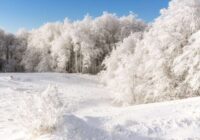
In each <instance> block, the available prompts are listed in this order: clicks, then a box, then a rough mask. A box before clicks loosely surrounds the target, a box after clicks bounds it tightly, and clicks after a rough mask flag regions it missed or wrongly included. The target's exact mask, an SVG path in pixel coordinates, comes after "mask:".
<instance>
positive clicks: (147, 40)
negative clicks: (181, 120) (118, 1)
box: [103, 0, 200, 104]
mask: <svg viewBox="0 0 200 140" xmlns="http://www.w3.org/2000/svg"><path fill="white" fill-rule="evenodd" d="M199 30H200V1H199V0H190V1H188V0H173V1H171V2H170V4H169V8H168V9H163V10H161V16H160V17H159V18H157V19H156V20H155V22H154V23H153V24H152V26H151V28H150V29H149V30H148V31H146V32H145V33H144V35H143V39H142V40H141V41H136V43H133V42H135V38H132V37H130V38H128V39H127V40H126V41H124V43H123V44H121V47H118V48H117V49H118V50H116V51H115V52H113V53H112V55H111V57H110V58H109V59H108V60H106V61H105V64H106V67H107V71H105V72H104V74H103V75H104V78H103V79H107V80H106V81H105V82H106V83H107V84H108V85H109V87H110V88H111V89H112V91H114V92H115V93H117V94H115V97H114V98H115V99H116V100H117V102H119V103H134V104H138V103H147V102H155V101H162V100H170V99H175V98H184V97H188V96H195V95H197V94H199V93H198V92H199V84H198V83H199V82H200V79H199V70H198V63H199V60H200V59H199V52H198V46H199V45H198V42H199V41H197V39H198V33H196V32H198V31H199ZM195 33H196V34H195ZM193 34H195V35H193ZM191 36H192V37H191ZM131 40H132V42H131ZM126 46H127V47H126ZM129 46H132V47H129ZM123 47H124V48H130V49H129V53H130V54H131V55H122V56H120V57H121V58H120V57H119V56H118V55H117V54H116V53H118V54H121V53H122V54H123V53H124V50H123V49H121V48H123ZM133 50H134V53H131V52H132V51H133ZM120 51H121V52H120ZM127 54H128V53H127ZM115 59H116V60H115ZM118 61H121V62H120V63H118ZM111 63H112V64H111ZM119 64H120V66H118V65H119ZM112 70H113V72H111V71H112ZM113 75H114V76H113ZM109 76H110V77H109ZM105 77H107V78H105ZM111 77H112V78H111Z"/></svg>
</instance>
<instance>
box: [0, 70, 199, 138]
mask: <svg viewBox="0 0 200 140" xmlns="http://www.w3.org/2000/svg"><path fill="white" fill-rule="evenodd" d="M49 85H50V86H49ZM110 94H111V93H109V91H108V90H107V89H106V87H104V86H103V85H101V84H99V80H98V77H96V76H89V75H81V74H57V73H43V74H40V73H35V74H33V73H26V74H22V73H21V74H20V73H18V74H16V73H7V74H0V114H1V115H0V139H2V140H135V139H138V140H141V139H142V140H144V139H145V140H146V139H180V140H182V139H200V133H199V132H200V98H199V97H196V98H189V99H184V100H177V101H171V102H162V103H153V104H144V105H136V106H123V107H118V106H115V105H113V104H111V102H112V99H111V97H112V96H111V95H110Z"/></svg>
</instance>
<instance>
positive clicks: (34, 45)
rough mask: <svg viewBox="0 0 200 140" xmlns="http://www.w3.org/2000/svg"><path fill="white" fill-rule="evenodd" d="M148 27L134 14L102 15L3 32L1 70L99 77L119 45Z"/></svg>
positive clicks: (0, 37)
mask: <svg viewBox="0 0 200 140" xmlns="http://www.w3.org/2000/svg"><path fill="white" fill-rule="evenodd" d="M146 26H147V25H146V24H145V23H144V22H143V21H141V20H139V19H137V18H136V17H135V15H133V14H129V15H128V16H124V17H118V16H116V15H115V14H110V13H106V12H105V13H103V15H102V16H100V17H96V18H94V19H93V18H92V17H90V16H86V17H85V18H84V19H83V20H80V21H70V20H67V19H66V20H65V21H64V22H63V23H61V22H56V23H47V24H45V25H43V26H42V27H40V28H39V29H35V30H32V31H20V33H19V34H17V35H12V34H7V33H5V32H3V31H1V36H0V39H1V40H2V41H1V42H0V44H1V50H2V51H1V53H2V55H1V56H2V57H1V67H0V68H1V69H0V70H1V71H28V72H69V73H72V72H73V73H91V74H96V73H98V72H99V71H100V70H102V69H103V66H102V61H103V60H104V58H105V57H106V56H107V55H109V54H110V53H111V51H112V50H113V49H115V48H116V46H117V43H118V42H121V41H122V40H123V39H124V38H126V37H128V36H129V35H130V34H131V33H135V32H142V31H144V30H145V28H146Z"/></svg>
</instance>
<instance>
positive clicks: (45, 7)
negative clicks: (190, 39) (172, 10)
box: [0, 0, 169, 32]
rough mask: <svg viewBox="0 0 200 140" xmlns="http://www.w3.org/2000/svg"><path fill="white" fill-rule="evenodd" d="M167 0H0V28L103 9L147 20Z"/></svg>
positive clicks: (74, 17) (13, 28) (38, 23)
mask: <svg viewBox="0 0 200 140" xmlns="http://www.w3.org/2000/svg"><path fill="white" fill-rule="evenodd" d="M168 2H169V0H79V1H78V0H0V28H3V29H5V30H6V31H9V32H16V31H17V30H18V29H19V28H26V29H32V28H37V27H39V26H41V25H43V24H44V23H47V22H53V21H63V20H64V19H65V18H66V17H68V18H69V19H71V20H77V19H82V18H83V17H84V15H86V14H90V15H91V16H93V17H96V16H99V15H101V14H102V12H103V11H107V12H111V13H116V14H117V15H119V16H121V15H127V14H128V13H129V12H130V11H132V12H134V13H136V14H137V15H138V17H139V18H141V19H143V20H145V21H147V22H151V21H153V19H155V18H156V17H157V16H159V11H160V9H161V8H165V7H167V5H168Z"/></svg>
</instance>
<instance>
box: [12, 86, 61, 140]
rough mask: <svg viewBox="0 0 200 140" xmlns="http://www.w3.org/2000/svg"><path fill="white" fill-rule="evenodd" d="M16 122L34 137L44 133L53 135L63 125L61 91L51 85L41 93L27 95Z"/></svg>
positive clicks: (28, 136) (29, 137)
mask: <svg viewBox="0 0 200 140" xmlns="http://www.w3.org/2000/svg"><path fill="white" fill-rule="evenodd" d="M17 114H18V116H16V119H15V121H16V124H17V125H18V126H19V128H20V129H21V130H22V132H25V134H26V135H27V139H30V140H31V139H33V138H37V137H40V136H42V135H51V134H53V133H54V132H56V131H57V129H59V128H60V127H61V126H62V123H63V119H64V104H63V102H62V100H61V98H60V93H59V92H58V90H57V88H56V87H54V86H49V87H48V88H47V89H46V90H45V91H44V92H42V93H41V94H39V95H38V94H34V95H32V94H30V95H29V96H27V95H26V98H24V100H23V101H22V103H21V105H20V106H19V108H18V113H17Z"/></svg>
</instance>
